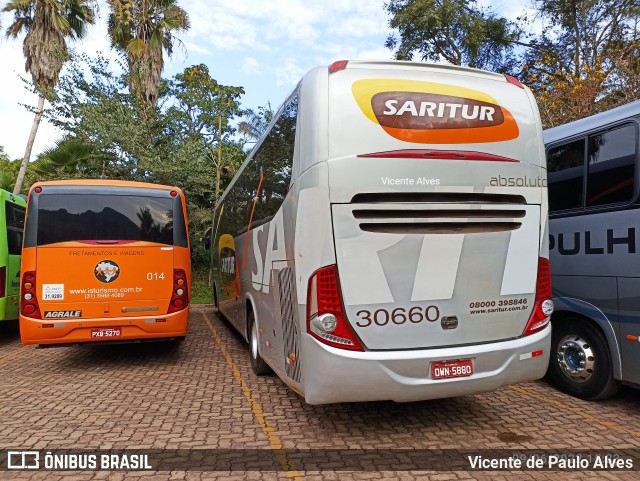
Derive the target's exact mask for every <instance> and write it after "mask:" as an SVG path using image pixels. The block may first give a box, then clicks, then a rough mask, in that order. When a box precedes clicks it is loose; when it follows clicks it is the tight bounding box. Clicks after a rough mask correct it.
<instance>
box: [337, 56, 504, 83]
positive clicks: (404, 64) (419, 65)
mask: <svg viewBox="0 0 640 481" xmlns="http://www.w3.org/2000/svg"><path fill="white" fill-rule="evenodd" d="M346 62H347V64H346V68H364V69H368V70H376V69H380V70H431V71H437V72H447V71H449V72H451V73H456V74H462V75H471V76H477V77H483V78H490V79H493V80H499V81H501V82H507V79H506V77H505V76H504V75H503V74H499V73H495V72H488V71H486V70H479V69H475V68H470V67H461V66H459V65H450V64H446V63H430V62H415V61H406V60H349V61H346ZM336 63H337V62H336Z"/></svg>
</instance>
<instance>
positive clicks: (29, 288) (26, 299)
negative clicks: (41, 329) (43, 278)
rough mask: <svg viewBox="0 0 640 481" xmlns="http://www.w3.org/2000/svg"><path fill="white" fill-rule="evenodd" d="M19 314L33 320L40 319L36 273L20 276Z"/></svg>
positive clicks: (26, 273) (30, 272)
mask: <svg viewBox="0 0 640 481" xmlns="http://www.w3.org/2000/svg"><path fill="white" fill-rule="evenodd" d="M20 313H21V314H22V315H23V316H28V317H31V318H34V319H42V316H41V315H40V306H39V305H38V296H37V295H36V273H35V271H28V272H25V273H24V274H23V275H22V286H21V293H20Z"/></svg>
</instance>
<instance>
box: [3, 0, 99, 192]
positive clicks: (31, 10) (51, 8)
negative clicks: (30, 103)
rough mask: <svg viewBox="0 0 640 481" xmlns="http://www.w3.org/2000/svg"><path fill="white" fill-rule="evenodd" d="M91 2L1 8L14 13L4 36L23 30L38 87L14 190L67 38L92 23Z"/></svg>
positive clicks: (18, 2)
mask: <svg viewBox="0 0 640 481" xmlns="http://www.w3.org/2000/svg"><path fill="white" fill-rule="evenodd" d="M94 5H95V2H93V1H91V0H11V1H9V2H8V3H7V4H6V5H5V6H4V8H3V11H4V12H13V14H14V19H13V23H12V24H11V25H10V26H9V27H8V28H7V31H6V35H7V37H13V38H16V37H17V36H18V35H20V34H21V33H22V32H25V37H24V42H23V44H22V51H23V52H24V56H25V59H26V64H25V69H26V71H27V72H29V73H30V74H31V77H32V79H33V83H34V84H35V87H36V90H37V91H38V108H37V110H36V112H35V116H34V119H33V126H32V127H31V133H30V135H29V139H28V140H27V147H26V149H25V154H24V157H23V159H22V163H21V164H20V170H19V172H18V176H17V178H16V181H15V186H14V193H18V192H19V191H20V189H21V187H22V184H23V181H24V177H25V174H26V171H27V165H28V164H29V160H30V158H31V150H32V148H33V143H34V142H35V138H36V133H37V132H38V126H39V125H40V119H41V118H42V113H43V111H44V101H45V96H51V95H52V93H53V87H55V85H56V84H57V83H58V77H59V75H60V71H61V70H62V66H63V64H64V63H65V62H66V61H67V60H68V59H69V51H68V49H67V40H68V39H78V38H82V37H83V36H84V34H85V31H86V26H87V25H88V24H92V23H94Z"/></svg>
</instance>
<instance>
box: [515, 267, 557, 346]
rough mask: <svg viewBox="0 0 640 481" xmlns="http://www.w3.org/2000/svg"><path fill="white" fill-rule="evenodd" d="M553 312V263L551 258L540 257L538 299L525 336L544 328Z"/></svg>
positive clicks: (537, 284)
mask: <svg viewBox="0 0 640 481" xmlns="http://www.w3.org/2000/svg"><path fill="white" fill-rule="evenodd" d="M551 314H553V300H552V299H551V265H550V263H549V259H545V258H544V257H539V258H538V280H537V282H536V301H535V304H534V306H533V312H532V313H531V317H530V318H529V322H528V323H527V327H526V328H525V330H524V332H523V333H522V335H523V336H528V335H530V334H534V333H536V332H538V331H541V330H542V329H544V328H545V327H546V326H547V324H549V322H550V320H551Z"/></svg>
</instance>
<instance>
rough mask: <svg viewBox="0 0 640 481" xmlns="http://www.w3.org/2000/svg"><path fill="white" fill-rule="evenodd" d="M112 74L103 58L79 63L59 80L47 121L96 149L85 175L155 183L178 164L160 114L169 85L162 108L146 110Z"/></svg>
mask: <svg viewBox="0 0 640 481" xmlns="http://www.w3.org/2000/svg"><path fill="white" fill-rule="evenodd" d="M121 67H122V65H121ZM113 70H114V68H112V66H111V62H109V61H108V60H107V59H105V58H104V57H102V56H101V55H98V56H96V57H89V56H87V55H82V56H80V57H78V58H77V59H75V60H74V61H73V62H71V64H70V66H69V69H67V72H66V73H65V74H64V75H63V76H62V78H61V79H60V84H59V87H58V89H57V97H56V99H55V100H53V101H52V108H51V109H50V111H48V112H47V118H48V119H49V121H50V122H51V123H52V124H53V125H55V126H56V127H58V128H59V129H61V130H62V131H63V132H65V133H66V135H67V136H68V137H69V138H73V139H76V140H77V141H79V142H82V143H84V144H87V145H90V146H92V147H93V154H92V155H91V157H90V158H89V159H88V160H87V162H85V163H84V164H83V166H84V169H85V172H84V173H85V174H86V175H90V176H93V177H105V178H115V179H125V180H138V181H151V180H153V171H154V168H155V167H156V166H157V165H159V164H162V163H163V162H175V161H176V160H175V156H174V152H175V148H176V147H175V143H176V140H175V138H176V133H175V132H173V131H172V130H171V129H170V128H169V127H168V121H167V119H166V118H165V116H164V114H163V113H162V111H161V108H162V103H163V102H164V101H165V100H167V95H168V89H167V88H166V83H165V84H162V85H164V86H163V87H162V89H161V98H160V100H161V101H162V102H159V103H160V105H159V106H156V105H151V106H146V107H144V108H143V107H142V106H141V105H140V104H139V103H138V102H136V100H135V99H134V97H133V96H132V95H131V93H130V92H129V91H128V88H127V82H126V78H125V76H123V75H116V74H114V73H113Z"/></svg>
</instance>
